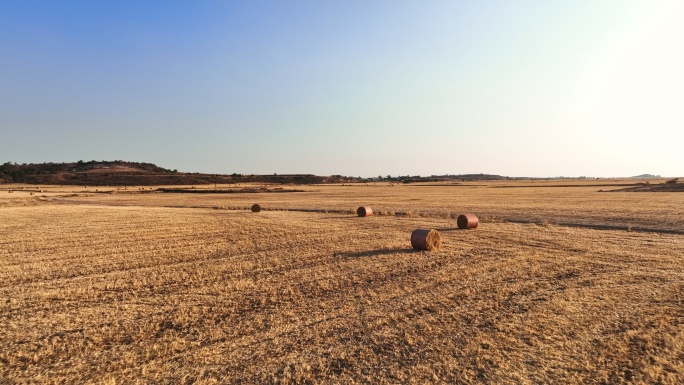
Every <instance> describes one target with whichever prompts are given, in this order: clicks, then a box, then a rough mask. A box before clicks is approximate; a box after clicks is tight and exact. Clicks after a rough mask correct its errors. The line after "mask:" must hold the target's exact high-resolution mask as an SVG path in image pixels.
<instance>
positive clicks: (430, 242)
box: [411, 229, 442, 251]
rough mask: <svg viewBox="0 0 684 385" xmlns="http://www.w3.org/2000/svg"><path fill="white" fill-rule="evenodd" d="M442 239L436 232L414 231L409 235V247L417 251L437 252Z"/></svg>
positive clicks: (427, 230)
mask: <svg viewBox="0 0 684 385" xmlns="http://www.w3.org/2000/svg"><path fill="white" fill-rule="evenodd" d="M441 245H442V238H441V237H440V235H439V232H438V231H437V230H430V229H416V230H413V232H412V233H411V246H413V248H414V249H418V250H427V251H432V250H439V247H440V246H441Z"/></svg>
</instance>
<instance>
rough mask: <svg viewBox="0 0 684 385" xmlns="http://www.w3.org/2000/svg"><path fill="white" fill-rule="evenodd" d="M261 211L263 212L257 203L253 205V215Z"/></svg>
mask: <svg viewBox="0 0 684 385" xmlns="http://www.w3.org/2000/svg"><path fill="white" fill-rule="evenodd" d="M259 211H261V206H259V205H258V204H256V203H255V204H253V205H252V212H253V213H258V212H259Z"/></svg>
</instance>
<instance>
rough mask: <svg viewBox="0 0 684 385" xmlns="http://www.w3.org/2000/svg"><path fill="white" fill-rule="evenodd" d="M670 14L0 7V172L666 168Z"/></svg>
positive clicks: (525, 4) (595, 4)
mask: <svg viewBox="0 0 684 385" xmlns="http://www.w3.org/2000/svg"><path fill="white" fill-rule="evenodd" d="M681 20H684V2H683V1H679V0H672V1H668V0H662V1H660V0H657V1H653V0H644V1H629V0H587V1H585V0H577V1H546V0H545V1H535V0H521V1H486V0H485V1H456V0H450V1H432V0H425V1H401V0H392V1H384V0H370V1H369V0H364V1H356V0H345V1H336V0H328V1H294V0H292V1H282V0H278V1H260V0H249V1H239V0H235V1H228V0H225V1H219V0H196V1H190V0H188V1H173V0H171V1H126V0H117V1H106V0H102V1H92V0H84V1H72V0H62V1H48V0H44V1H35V0H1V1H0V162H2V163H4V162H7V161H12V162H17V163H38V162H74V161H78V160H84V161H89V160H125V161H135V162H150V163H155V164H157V165H158V166H161V167H164V168H168V169H177V170H179V171H185V172H205V173H229V174H232V173H234V172H237V173H243V174H272V173H279V174H287V173H310V174H317V175H335V174H341V175H347V176H362V177H370V176H377V175H383V176H386V175H392V176H403V175H412V176H413V175H422V176H426V175H443V174H469V173H486V174H498V175H505V176H529V177H554V176H566V177H572V176H588V177H622V176H633V175H639V174H644V173H650V174H658V175H662V176H672V177H675V176H684V140H683V139H684V43H683V41H684V23H682V22H681Z"/></svg>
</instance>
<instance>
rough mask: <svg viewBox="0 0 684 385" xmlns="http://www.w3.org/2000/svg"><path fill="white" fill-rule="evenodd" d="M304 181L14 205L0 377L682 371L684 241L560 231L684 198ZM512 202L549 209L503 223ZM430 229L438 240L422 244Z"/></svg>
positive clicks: (0, 266)
mask: <svg viewBox="0 0 684 385" xmlns="http://www.w3.org/2000/svg"><path fill="white" fill-rule="evenodd" d="M466 188H467V189H469V190H458V189H466ZM310 189H311V190H312V192H311V193H297V194H279V195H277V194H272V195H271V194H259V195H258V200H259V202H261V203H262V204H263V205H264V206H265V207H269V208H270V207H275V208H299V209H309V210H311V211H312V212H298V211H276V210H266V211H262V212H261V213H260V214H259V215H254V214H252V213H250V212H249V207H250V205H251V204H252V203H253V201H254V200H255V195H253V194H226V195H222V196H221V195H217V196H213V195H204V194H199V195H196V194H193V195H192V196H190V194H186V195H180V196H179V195H178V194H174V195H173V196H170V197H169V196H166V195H161V194H147V195H128V196H126V195H120V194H117V195H102V194H100V195H96V196H93V197H62V198H58V197H57V195H60V194H61V195H65V194H71V193H81V192H80V191H74V190H70V191H66V190H65V191H63V192H59V193H54V194H53V195H50V193H48V197H49V198H48V199H50V200H52V201H51V202H52V203H50V202H49V201H48V202H45V201H43V202H41V203H40V204H39V205H27V206H23V205H6V206H5V207H0V218H1V219H2V220H0V346H1V348H0V383H36V382H39V383H55V384H57V383H112V384H114V383H187V384H189V383H199V384H209V383H234V384H237V383H245V384H247V383H274V384H275V383H308V384H317V383H339V384H343V383H344V384H353V383H377V384H383V383H384V384H395V383H406V384H412V383H437V384H439V383H445V384H446V383H448V384H452V383H463V384H470V383H473V384H474V383H501V384H509V383H510V384H528V383H529V384H533V383H569V384H573V383H574V384H584V383H597V384H599V383H607V384H618V383H637V384H639V383H641V384H653V383H662V384H678V383H682V382H683V381H684V265H683V264H682V260H681V257H682V255H684V236H682V235H678V234H663V233H646V232H639V231H632V232H627V231H613V230H594V229H586V228H573V227H566V226H558V225H555V223H558V222H559V220H558V218H572V219H573V220H574V221H575V222H579V223H582V222H584V223H598V224H600V223H603V224H606V223H608V224H610V223H614V222H613V221H618V222H619V223H625V222H622V219H620V218H629V221H627V222H629V223H633V224H635V227H637V226H636V225H642V224H650V225H653V227H655V226H656V225H657V226H661V227H663V228H666V229H684V226H682V217H683V216H682V214H683V213H682V210H684V209H683V208H682V207H683V205H682V199H683V198H682V197H680V196H678V195H677V194H675V193H673V194H667V193H663V194H652V195H649V196H646V197H643V196H641V197H640V195H639V194H635V193H625V194H621V193H615V194H612V193H598V194H599V195H594V194H592V193H591V191H595V190H596V189H595V188H593V190H592V188H591V187H588V188H587V189H586V190H582V189H584V188H579V189H580V190H582V191H579V190H576V189H574V190H573V189H550V188H549V189H546V190H545V189H544V188H540V189H536V188H526V189H516V188H498V189H497V188H490V187H487V186H486V185H482V186H477V187H462V188H461V187H443V188H440V187H407V186H401V187H394V188H380V187H378V188H375V187H371V186H368V187H366V186H359V187H336V186H330V187H310ZM396 190H399V191H400V192H401V194H400V193H398V192H397V191H396ZM48 191H49V190H48ZM459 191H461V192H460V193H459ZM461 194H465V195H467V197H466V196H464V195H461ZM8 195H11V194H8ZM544 196H549V198H548V200H545V199H544V198H543V197H544ZM540 197H542V198H540ZM633 199H636V200H639V199H644V200H643V201H642V202H640V205H634V203H635V202H634V201H631V200H633ZM579 201H582V202H584V203H585V204H584V205H578V204H577V203H578V202H579ZM68 202H71V204H67V203H68ZM359 202H364V203H366V202H368V203H369V205H371V207H373V208H376V207H378V209H379V210H388V211H390V210H392V211H396V212H409V211H413V212H414V213H419V212H428V213H429V212H441V213H449V212H452V211H464V212H465V211H472V212H475V213H477V214H481V213H486V216H485V215H481V216H480V219H482V222H481V223H480V226H479V227H478V228H477V229H475V230H471V231H460V230H456V229H455V227H456V224H455V221H454V219H453V218H452V217H451V216H450V215H448V214H447V215H439V216H436V215H427V216H422V215H412V216H399V215H394V216H377V217H368V218H358V217H356V216H355V215H354V213H355V211H354V209H353V208H354V207H357V206H358V203H359ZM121 205H123V206H121ZM220 205H225V207H236V208H240V207H241V208H244V210H215V209H214V208H215V207H218V206H220ZM162 206H173V207H162ZM644 206H645V207H647V208H649V210H647V209H645V208H644ZM627 207H629V209H627ZM316 210H317V211H316ZM321 211H330V212H329V213H324V212H321ZM338 211H339V212H338ZM530 212H532V213H533V214H530ZM600 213H610V214H611V215H608V216H606V217H605V218H602V217H601V216H600ZM517 214H526V215H527V217H524V218H523V219H539V221H540V222H541V221H543V220H547V223H546V224H545V225H543V226H541V225H537V224H518V223H510V222H503V221H498V220H496V218H507V217H509V216H515V217H517ZM487 219H490V220H487ZM419 227H424V228H434V229H438V230H439V231H440V233H441V240H442V247H441V249H440V251H436V252H417V251H413V250H412V249H411V245H410V239H409V237H410V234H411V231H412V230H413V229H415V228H419Z"/></svg>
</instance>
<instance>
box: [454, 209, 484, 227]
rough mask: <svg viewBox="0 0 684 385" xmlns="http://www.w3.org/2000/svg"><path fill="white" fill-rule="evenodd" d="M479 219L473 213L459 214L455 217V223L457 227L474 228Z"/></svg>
mask: <svg viewBox="0 0 684 385" xmlns="http://www.w3.org/2000/svg"><path fill="white" fill-rule="evenodd" d="M478 223H480V221H479V220H478V219H477V217H476V216H475V214H470V213H468V214H461V215H459V216H458V218H456V225H458V228H459V229H474V228H476V227H477V225H478Z"/></svg>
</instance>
